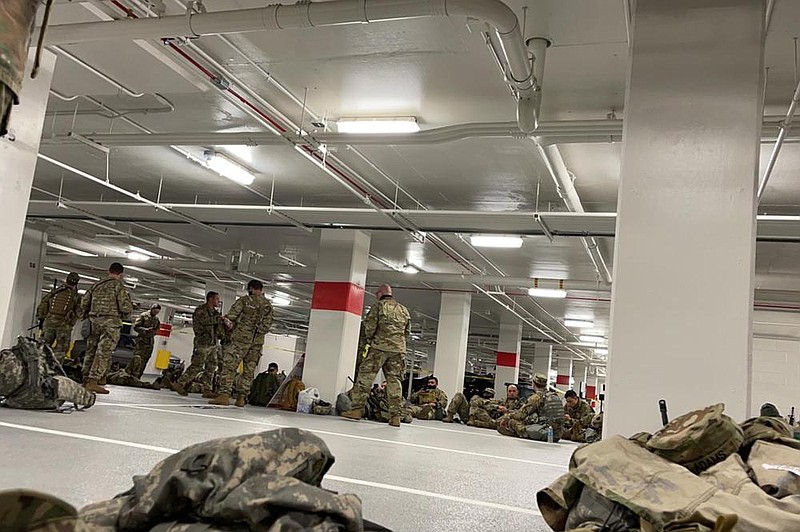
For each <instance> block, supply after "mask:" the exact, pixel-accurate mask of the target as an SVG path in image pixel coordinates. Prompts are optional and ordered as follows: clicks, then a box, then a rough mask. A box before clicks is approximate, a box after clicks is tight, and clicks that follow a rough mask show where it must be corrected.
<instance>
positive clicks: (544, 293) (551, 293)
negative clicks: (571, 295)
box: [528, 288, 567, 299]
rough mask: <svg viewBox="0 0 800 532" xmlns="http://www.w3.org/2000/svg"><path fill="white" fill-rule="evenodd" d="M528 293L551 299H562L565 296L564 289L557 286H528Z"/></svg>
mask: <svg viewBox="0 0 800 532" xmlns="http://www.w3.org/2000/svg"><path fill="white" fill-rule="evenodd" d="M528 295H529V296H532V297H549V298H552V299H564V298H565V297H567V291H566V290H559V289H557V288H528Z"/></svg>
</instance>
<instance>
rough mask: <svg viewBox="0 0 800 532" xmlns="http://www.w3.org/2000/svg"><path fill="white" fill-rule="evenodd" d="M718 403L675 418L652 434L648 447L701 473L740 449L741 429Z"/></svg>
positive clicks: (694, 471)
mask: <svg viewBox="0 0 800 532" xmlns="http://www.w3.org/2000/svg"><path fill="white" fill-rule="evenodd" d="M724 410H725V405H724V404H722V403H718V404H715V405H711V406H708V407H706V408H703V409H701V410H695V411H693V412H688V413H686V414H684V415H682V416H680V417H676V418H675V419H673V420H672V421H671V422H670V423H669V424H668V425H667V426H665V427H664V428H662V429H661V430H659V431H658V432H656V433H655V434H653V437H652V438H650V439H649V441H648V442H647V449H648V450H650V451H651V452H653V453H654V454H657V455H658V456H660V457H662V458H664V459H666V460H669V461H670V462H674V463H676V464H680V465H682V466H684V467H686V468H687V469H688V470H689V471H691V472H692V473H695V474H697V473H700V472H701V471H705V470H706V469H708V468H709V467H711V466H713V465H714V464H716V463H719V462H722V461H723V460H725V459H726V458H727V457H729V456H730V455H732V454H733V453H735V452H736V451H738V450H739V446H740V445H741V444H742V441H743V440H744V435H743V433H742V429H741V428H739V425H737V424H736V422H734V421H733V420H732V419H731V418H730V417H728V416H726V415H725V414H723V413H722V412H723V411H724Z"/></svg>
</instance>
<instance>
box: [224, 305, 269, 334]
mask: <svg viewBox="0 0 800 532" xmlns="http://www.w3.org/2000/svg"><path fill="white" fill-rule="evenodd" d="M225 317H226V318H228V319H229V320H231V321H232V322H233V325H234V329H233V333H231V341H232V342H237V343H238V342H242V343H256V344H257V343H262V344H263V343H264V335H265V334H267V333H268V332H269V328H270V327H271V326H272V303H270V302H269V299H267V298H266V297H264V296H258V297H256V296H253V295H247V296H242V297H240V298H239V299H237V300H236V303H234V304H233V306H232V307H231V309H230V310H229V311H228V314H226V315H225Z"/></svg>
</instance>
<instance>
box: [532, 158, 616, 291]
mask: <svg viewBox="0 0 800 532" xmlns="http://www.w3.org/2000/svg"><path fill="white" fill-rule="evenodd" d="M536 147H537V149H538V150H539V153H540V154H541V156H542V160H543V161H544V163H545V166H546V167H547V171H548V172H549V173H550V176H551V177H552V178H553V182H554V183H555V185H556V191H557V192H558V196H559V197H560V198H561V199H562V200H563V201H564V205H566V206H567V209H568V210H569V211H570V212H581V213H582V212H585V211H584V210H583V204H582V203H581V198H580V196H578V192H577V191H576V190H575V183H574V182H573V179H572V176H571V175H570V174H569V170H567V166H566V165H565V164H564V159H563V158H562V157H561V152H560V151H559V150H558V146H555V145H550V146H542V145H540V144H537V145H536ZM581 240H582V241H583V246H584V248H586V253H587V254H588V255H589V259H590V260H591V261H592V264H593V265H594V268H595V271H596V272H597V274H598V278H600V279H602V280H603V282H606V283H611V281H612V277H611V272H610V271H609V269H608V264H606V261H605V259H604V258H603V254H602V252H601V251H600V248H599V247H598V245H597V240H595V238H594V237H592V236H590V237H582V238H581Z"/></svg>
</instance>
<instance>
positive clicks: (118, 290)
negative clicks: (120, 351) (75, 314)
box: [81, 262, 133, 393]
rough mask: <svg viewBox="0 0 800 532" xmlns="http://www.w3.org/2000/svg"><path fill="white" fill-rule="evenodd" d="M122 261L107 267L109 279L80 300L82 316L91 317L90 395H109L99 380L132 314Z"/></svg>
mask: <svg viewBox="0 0 800 532" xmlns="http://www.w3.org/2000/svg"><path fill="white" fill-rule="evenodd" d="M124 270H125V269H124V268H123V267H122V264H120V263H119V262H115V263H113V264H111V267H109V268H108V277H107V278H106V279H103V280H102V281H99V282H97V283H95V284H93V285H92V287H91V288H89V290H87V291H86V294H85V295H84V296H83V299H82V300H81V315H82V316H83V317H84V318H87V317H88V318H89V320H90V322H91V326H92V331H91V333H90V334H89V338H88V340H87V341H86V356H85V358H84V361H83V385H84V387H85V388H86V389H87V390H89V391H90V392H95V393H108V390H106V389H105V388H103V387H102V386H100V381H101V380H102V379H103V378H105V376H106V373H108V367H109V366H110V365H111V353H113V352H114V349H115V348H116V347H117V343H119V333H120V329H121V328H122V320H123V319H124V318H127V317H128V316H130V314H131V312H133V305H132V304H131V296H130V294H128V289H127V288H125V283H124V282H123V281H122V277H123V272H124Z"/></svg>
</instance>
